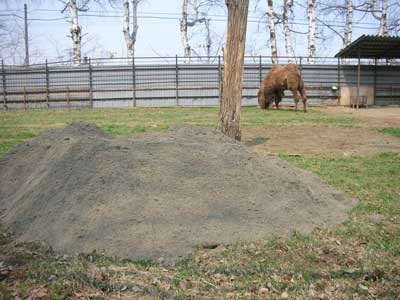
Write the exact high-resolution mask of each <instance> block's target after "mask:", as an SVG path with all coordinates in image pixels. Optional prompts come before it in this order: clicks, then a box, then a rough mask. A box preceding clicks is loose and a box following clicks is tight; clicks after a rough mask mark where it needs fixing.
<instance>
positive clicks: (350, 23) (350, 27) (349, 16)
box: [343, 0, 353, 48]
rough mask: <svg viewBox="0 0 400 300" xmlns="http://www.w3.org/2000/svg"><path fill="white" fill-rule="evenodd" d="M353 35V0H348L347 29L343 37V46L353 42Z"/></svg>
mask: <svg viewBox="0 0 400 300" xmlns="http://www.w3.org/2000/svg"><path fill="white" fill-rule="evenodd" d="M352 35H353V0H346V29H345V33H344V39H343V48H344V47H346V46H347V45H349V44H350V43H351V40H352Z"/></svg>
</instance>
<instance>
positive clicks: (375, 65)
mask: <svg viewBox="0 0 400 300" xmlns="http://www.w3.org/2000/svg"><path fill="white" fill-rule="evenodd" d="M374 61H375V63H374V104H375V103H376V72H377V59H376V58H375V60H374Z"/></svg>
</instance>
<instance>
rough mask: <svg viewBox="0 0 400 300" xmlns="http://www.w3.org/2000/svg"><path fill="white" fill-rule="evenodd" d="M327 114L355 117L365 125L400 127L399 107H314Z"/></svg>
mask: <svg viewBox="0 0 400 300" xmlns="http://www.w3.org/2000/svg"><path fill="white" fill-rule="evenodd" d="M316 109H319V110H321V111H322V112H324V113H326V114H328V115H334V116H347V117H353V118H356V119H358V120H360V121H362V122H361V124H360V125H362V126H365V127H370V128H371V127H374V128H383V127H400V107H371V108H368V109H365V108H363V109H359V110H354V109H352V108H349V107H343V106H332V107H324V108H316Z"/></svg>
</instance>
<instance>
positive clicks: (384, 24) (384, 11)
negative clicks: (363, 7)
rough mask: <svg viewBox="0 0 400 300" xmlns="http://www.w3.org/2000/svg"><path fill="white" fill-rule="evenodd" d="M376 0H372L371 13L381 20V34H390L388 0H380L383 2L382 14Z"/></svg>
mask: <svg viewBox="0 0 400 300" xmlns="http://www.w3.org/2000/svg"><path fill="white" fill-rule="evenodd" d="M376 2H377V1H376V0H370V5H371V14H372V16H373V17H374V18H375V19H376V20H378V21H379V33H378V34H379V35H383V36H388V35H389V33H388V26H387V23H388V17H387V10H388V2H387V0H380V2H381V9H380V14H377V12H378V9H377V8H376Z"/></svg>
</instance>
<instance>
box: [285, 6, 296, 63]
mask: <svg viewBox="0 0 400 300" xmlns="http://www.w3.org/2000/svg"><path fill="white" fill-rule="evenodd" d="M292 5H293V0H283V15H282V26H283V32H284V34H285V47H286V55H287V57H288V62H289V63H293V62H294V51H293V47H292V37H291V34H290V29H289V24H288V13H289V10H290V8H291V7H292Z"/></svg>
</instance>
